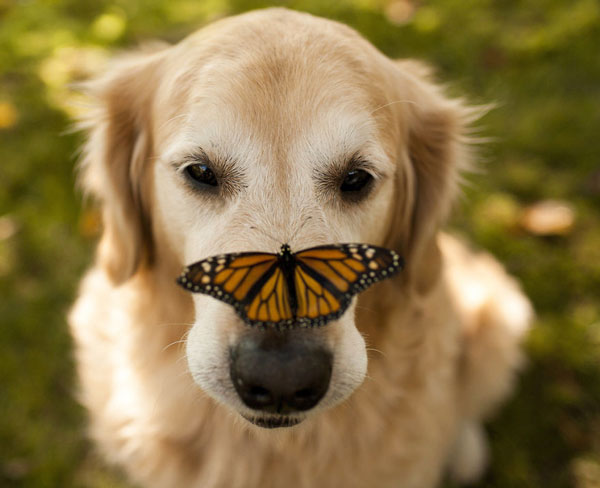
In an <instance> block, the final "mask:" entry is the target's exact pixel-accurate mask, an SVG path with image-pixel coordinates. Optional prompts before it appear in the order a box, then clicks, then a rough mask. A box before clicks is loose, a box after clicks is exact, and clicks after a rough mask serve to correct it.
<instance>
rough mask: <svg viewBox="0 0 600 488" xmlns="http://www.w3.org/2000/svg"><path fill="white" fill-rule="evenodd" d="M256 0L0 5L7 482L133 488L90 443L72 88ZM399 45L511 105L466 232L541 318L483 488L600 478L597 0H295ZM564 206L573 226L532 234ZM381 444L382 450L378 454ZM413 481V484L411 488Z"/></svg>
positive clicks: (86, 230)
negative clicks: (81, 402)
mask: <svg viewBox="0 0 600 488" xmlns="http://www.w3.org/2000/svg"><path fill="white" fill-rule="evenodd" d="M268 5H269V4H267V3H265V2H261V1H259V0H257V1H251V0H204V1H203V0H169V1H167V0H147V1H145V2H141V1H139V0H119V1H113V2H108V1H106V0H94V1H90V0H0V320H1V321H2V324H1V326H0V385H1V388H2V391H1V394H0V485H2V486H9V487H10V486H22V487H42V486H44V487H45V486H86V487H103V486H111V487H114V486H126V485H125V483H124V482H123V481H122V480H121V478H120V476H119V475H118V474H114V473H112V472H111V471H109V470H108V469H106V468H104V467H102V465H101V463H99V461H98V460H97V459H96V457H95V456H94V454H93V450H92V448H91V447H90V446H89V444H88V443H87V442H86V441H85V440H84V425H85V414H84V412H83V411H82V409H81V408H80V407H79V406H78V405H77V404H76V402H75V400H74V397H75V392H74V384H75V381H74V375H73V360H72V356H71V354H72V353H71V348H70V339H69V336H68V332H67V328H66V324H65V314H66V311H67V310H68V307H69V304H70V303H71V302H72V300H73V297H74V295H75V292H76V286H77V282H78V279H79V278H80V276H81V274H82V273H83V271H84V269H85V268H86V266H87V265H89V262H90V259H91V255H92V249H93V242H94V239H95V236H96V233H97V231H96V229H97V219H96V217H95V215H94V214H93V212H91V211H90V210H88V209H87V208H86V207H81V205H80V195H77V194H76V193H75V192H74V190H73V188H74V186H75V180H76V173H75V171H74V166H75V160H76V157H75V154H76V153H77V150H78V146H79V145H80V144H81V137H80V135H78V134H73V132H72V131H71V130H70V129H71V124H72V122H71V120H72V119H71V117H72V115H73V114H75V113H77V112H78V111H79V110H80V107H81V106H82V101H81V100H80V99H79V98H78V95H77V94H76V93H75V92H74V91H72V90H71V89H70V88H69V86H70V84H71V83H73V82H76V81H79V80H81V79H83V78H86V77H89V76H90V75H92V74H93V73H94V72H96V71H97V70H99V69H101V68H102V65H103V63H104V62H105V60H106V59H107V57H108V56H109V54H111V53H113V52H114V51H115V50H118V49H120V48H125V47H129V46H132V45H136V44H137V43H139V42H142V41H144V40H147V39H152V38H161V39H163V40H166V41H170V42H175V41H177V40H179V39H180V38H182V37H183V36H184V35H186V34H187V33H189V32H191V31H193V30H194V29H196V28H197V27H199V26H201V25H203V24H205V23H207V22H209V21H211V20H213V19H215V18H218V17H221V16H224V15H229V14H235V13H238V12H242V11H246V10H249V9H252V8H258V7H264V6H268ZM282 5H285V6H287V7H289V8H293V9H298V10H304V11H308V12H312V13H314V14H317V15H321V16H325V17H329V18H333V19H337V20H340V21H342V22H345V23H347V24H349V25H351V26H353V27H355V28H356V29H358V30H359V31H360V32H362V33H363V34H364V35H365V37H367V38H368V39H369V40H371V41H372V42H373V43H374V44H375V45H377V46H378V47H379V48H380V49H381V50H382V51H383V52H385V53H386V54H388V55H390V56H393V57H418V58H422V59H425V60H428V61H429V62H431V63H432V64H433V65H435V66H436V67H438V74H439V78H440V79H441V80H444V81H446V82H449V83H450V86H449V90H450V92H451V93H452V94H455V95H459V94H466V95H467V97H468V98H469V99H470V101H471V102H473V103H481V104H484V103H488V102H490V101H493V102H496V103H497V108H496V109H494V110H493V111H491V112H490V113H489V114H488V115H487V116H486V117H485V118H484V119H483V120H482V122H481V124H480V126H481V127H483V129H482V130H481V131H480V135H481V136H483V137H488V136H491V137H492V138H493V139H494V142H492V143H486V144H485V145H483V146H482V147H481V149H480V153H481V154H480V156H481V159H482V160H483V162H482V166H483V168H482V171H481V172H478V173H476V174H473V175H470V176H468V181H467V185H466V187H465V196H464V198H463V199H462V200H461V202H460V204H459V205H458V207H459V208H458V209H457V212H456V213H455V215H456V217H455V218H454V221H453V223H452V225H453V228H454V229H455V231H457V232H458V233H460V234H463V235H465V236H466V237H468V238H469V239H470V240H471V241H473V242H476V243H477V245H479V246H481V247H485V248H487V249H489V250H491V251H492V252H493V253H494V254H495V255H496V256H498V257H499V258H500V259H501V260H502V261H503V262H504V263H505V264H506V265H507V267H508V269H509V270H510V272H511V273H513V274H514V275H516V276H517V277H519V279H520V281H521V282H522V284H523V287H524V289H525V291H526V292H527V294H528V295H529V296H530V297H531V298H532V300H533V302H534V304H535V307H536V310H537V313H538V320H537V323H536V327H535V330H534V331H533V333H532V334H531V337H530V339H529V342H528V346H527V347H528V354H529V358H530V360H529V368H528V370H527V372H526V373H525V374H524V375H523V376H522V379H521V382H520V388H519V393H518V395H517V396H516V397H515V398H514V399H513V400H512V401H511V402H509V404H508V405H507V406H506V408H504V409H503V410H502V412H501V413H500V416H499V418H497V419H496V420H494V421H493V422H492V423H491V424H490V426H489V430H490V432H491V436H492V439H493V443H492V456H493V464H492V466H491V469H490V470H489V473H488V475H487V476H486V478H485V480H484V481H482V482H481V483H480V484H478V485H477V486H479V487H501V488H511V487H548V488H558V487H565V486H572V487H575V488H593V487H600V360H599V359H600V301H599V299H598V298H599V296H600V212H599V208H600V207H599V204H600V157H599V151H598V144H597V143H598V137H599V133H600V55H599V50H598V47H599V46H600V3H599V2H598V1H597V0H571V1H569V2H565V1H564V0H536V1H535V2H526V1H525V0H437V1H434V0H431V1H427V0H422V1H420V2H417V1H412V0H338V1H335V2H333V1H332V2H328V3H327V2H323V1H322V0H319V1H318V0H296V1H294V0H290V1H288V2H285V3H283V4H282ZM549 198H551V199H558V200H559V201H561V202H563V203H564V205H566V206H567V207H568V208H569V209H570V210H569V211H570V212H571V214H572V216H573V221H572V223H571V224H570V225H569V226H568V227H564V228H563V231H561V232H558V233H556V234H555V235H539V234H535V233H531V232H528V228H527V226H526V225H523V220H522V217H523V214H524V212H525V211H527V208H528V207H529V206H530V205H532V204H534V203H536V202H538V201H540V200H543V199H549ZM382 448H383V446H382ZM400 483H401V481H400Z"/></svg>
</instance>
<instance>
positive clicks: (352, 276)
mask: <svg viewBox="0 0 600 488" xmlns="http://www.w3.org/2000/svg"><path fill="white" fill-rule="evenodd" d="M294 256H295V259H296V267H295V270H294V285H295V288H296V303H297V312H296V321H297V322H298V323H304V324H306V325H310V326H315V325H324V324H326V323H327V322H329V321H330V320H334V319H336V318H338V317H340V316H341V315H342V314H343V313H344V312H345V311H346V309H347V308H348V306H349V305H350V303H351V302H352V298H353V297H354V295H356V294H357V293H360V292H361V291H363V290H365V289H366V288H368V287H369V286H371V285H372V284H374V283H376V282H378V281H381V280H383V279H386V278H389V277H391V276H393V275H394V274H395V273H396V272H398V271H399V270H400V269H402V267H403V265H404V263H403V261H402V258H401V257H400V256H399V255H398V253H396V252H395V251H392V250H389V249H385V248H382V247H377V246H371V245H368V244H336V245H329V246H319V247H313V248H310V249H304V250H302V251H300V252H298V253H296V254H295V255H294Z"/></svg>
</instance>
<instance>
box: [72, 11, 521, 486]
mask: <svg viewBox="0 0 600 488" xmlns="http://www.w3.org/2000/svg"><path fill="white" fill-rule="evenodd" d="M89 88H90V91H91V93H92V94H93V95H94V96H95V97H96V99H97V101H98V104H97V111H96V112H94V113H92V114H91V115H90V117H89V118H88V119H87V120H86V121H85V126H86V128H87V130H88V131H89V140H88V144H87V147H86V154H85V158H84V161H83V164H82V175H83V178H82V181H83V185H84V187H85V189H86V190H87V191H88V192H90V193H91V194H93V195H94V196H95V197H96V198H97V199H98V201H99V202H100V204H101V207H102V211H103V221H104V232H103V235H102V239H101V242H100V244H99V248H98V254H97V260H96V263H95V265H94V266H93V268H92V269H91V270H90V271H89V272H88V274H87V276H86V277H85V278H84V280H83V282H82V285H81V290H80V296H79V298H78V300H77V302H76V303H75V306H74V308H73V310H72V312H71V315H70V323H71V328H72V332H73V335H74V337H75V342H76V357H77V363H78V370H79V376H80V381H81V401H82V402H83V404H84V405H85V406H86V407H87V408H88V409H89V411H90V415H91V436H92V437H93V439H94V440H95V442H96V443H97V445H98V446H99V447H100V449H101V451H102V453H103V454H104V456H105V457H106V458H107V459H108V460H109V461H110V462H113V463H116V464H119V465H121V466H123V467H124V468H125V470H126V471H127V473H128V474H129V475H130V476H131V478H132V479H133V480H134V481H136V482H138V483H140V484H141V485H143V486H148V487H174V486H180V487H198V488H216V487H223V488H253V487H261V488H269V487H281V486H288V487H298V488H301V487H314V486H322V487H338V486H339V487H344V488H350V487H367V486H377V487H387V486H403V487H405V488H411V487H414V488H427V487H433V486H436V485H437V484H438V483H439V481H440V479H441V477H442V476H443V473H444V471H445V470H446V469H449V470H450V472H451V474H452V475H453V476H454V477H455V478H457V479H458V480H460V481H469V480H472V479H475V478H476V477H477V476H478V475H479V474H480V473H481V472H482V470H483V468H484V466H485V462H486V441H485V435H484V433H483V430H482V427H481V423H482V422H483V421H484V420H485V419H486V418H487V417H488V416H489V415H490V414H491V413H492V412H493V411H494V409H495V408H496V407H497V405H498V404H499V402H500V401H501V400H502V399H504V398H505V397H506V396H507V394H508V393H509V392H510V390H511V388H512V383H513V377H514V373H515V370H516V369H517V368H518V366H519V365H520V364H521V355H520V353H519V342H520V339H521V338H522V336H523V334H524V332H525V331H526V329H527V327H528V324H529V321H530V317H531V308H530V305H529V302H528V301H527V299H526V298H525V297H524V296H523V294H522V293H521V291H520V290H519V288H518V286H517V284H516V283H515V281H514V280H513V279H512V278H510V277H509V276H508V275H507V274H506V273H505V271H504V270H503V269H502V267H501V266H500V265H499V264H498V263H497V262H496V261H495V260H494V259H493V258H492V257H490V256H489V255H487V254H482V253H474V252H473V251H471V250H469V249H468V248H467V247H466V246H465V245H464V244H462V243H461V242H459V241H457V240H456V239H454V238H452V237H450V236H448V235H444V234H441V233H440V232H439V230H438V229H439V226H440V224H441V223H442V222H443V220H444V218H445V217H446V215H447V214H448V212H449V209H450V207H451V204H452V201H453V198H454V196H455V194H456V190H457V180H458V177H459V172H460V170H461V169H463V168H465V167H466V165H467V163H468V161H469V152H468V150H467V145H466V142H467V138H466V132H467V127H468V125H469V123H471V122H472V120H473V119H474V117H475V116H476V111H474V110H472V109H470V108H468V107H466V106H465V105H464V104H463V102H462V101H460V100H452V99H449V98H448V97H446V96H445V95H444V94H443V92H442V90H441V89H440V88H439V87H438V86H436V85H435V84H434V83H433V82H432V81H431V80H430V76H429V74H428V70H427V69H426V68H425V67H424V66H423V65H421V64H419V63H416V62H413V61H392V60H390V59H388V58H387V57H385V56H383V55H382V54H381V53H380V52H378V51H377V50H376V49H375V48H374V47H373V46H372V45H370V44H369V43H368V42H367V41H365V40H364V39H362V38H361V37H360V36H359V35H358V34H357V33H356V32H354V31H352V30H351V29H349V28H347V27H345V26H343V25H341V24H338V23H335V22H331V21H328V20H324V19H319V18H315V17H312V16H310V15H306V14H301V13H294V12H290V11H287V10H283V9H269V10H264V11H257V12H251V13H248V14H245V15H241V16H237V17H232V18H229V19H225V20H223V21H219V22H217V23H215V24H213V25H211V26H209V27H206V28H204V29H202V30H200V31H199V32H198V33H196V34H194V35H192V36H190V37H189V38H187V39H185V40H184V41H182V42H181V43H179V44H177V45H174V46H160V47H158V48H155V49H152V50H150V51H145V52H138V53H133V54H131V55H129V56H125V57H122V58H120V59H119V60H117V61H116V62H115V63H114V64H113V65H112V66H111V67H110V69H109V70H108V72H107V74H106V75H104V76H102V77H100V78H99V79H97V80H95V81H93V82H91V83H90V85H89ZM199 151H202V152H203V153H205V154H207V155H208V157H209V158H210V159H211V162H212V163H211V164H215V165H219V168H220V171H222V172H223V174H225V175H226V177H224V180H223V181H227V184H226V185H225V184H223V185H221V189H220V190H219V191H220V192H219V193H218V195H215V194H207V193H206V192H202V191H198V190H194V189H192V188H190V186H189V184H188V183H187V182H186V181H185V178H184V176H183V167H184V165H185V162H186V161H189V160H190V158H192V159H193V158H194V157H195V156H194V155H196V154H197V153H198V152H199ZM356 154H359V155H360V157H361V159H362V160H365V161H368V164H369V166H368V168H369V171H371V172H372V173H373V174H374V176H375V184H374V188H373V190H372V191H371V193H369V195H368V197H366V198H365V199H364V200H362V201H361V202H358V203H349V202H346V201H343V200H342V199H341V198H340V196H339V195H338V193H336V187H335V185H330V186H329V187H328V186H327V184H323V181H325V182H326V181H330V180H327V178H330V179H331V178H334V176H332V175H336V174H340V172H341V173H342V174H343V172H344V171H345V170H346V169H347V167H346V166H345V164H347V161H348V160H350V159H351V158H352V157H353V156H355V155H356ZM182 165H183V166H182ZM317 181H318V182H320V183H319V184H317ZM307 216H311V219H307V218H306V217H307ZM299 223H304V225H302V226H300V225H299ZM267 235H270V236H272V237H273V239H271V238H269V237H267ZM292 238H293V241H292V242H290V244H291V245H292V247H293V248H294V249H296V250H297V249H301V248H304V247H308V246H314V245H319V244H327V243H332V242H350V241H354V242H370V243H373V244H379V245H385V246H387V247H390V248H394V249H396V250H397V251H398V252H399V253H400V254H401V255H403V256H404V257H405V259H406V262H407V268H406V270H405V271H404V272H403V273H401V274H400V275H399V276H398V277H397V278H395V279H394V280H388V281H387V282H384V283H381V284H378V285H376V286H375V287H373V288H372V289H370V290H369V291H367V292H366V293H364V294H362V295H361V296H360V297H359V298H358V300H356V301H355V302H357V303H355V304H354V306H353V307H351V308H350V309H349V311H348V312H347V313H346V314H344V316H343V317H342V318H340V319H339V320H338V321H336V322H334V323H330V324H328V325H327V326H325V327H323V328H321V329H314V330H312V331H311V332H309V333H310V334H314V335H315V336H318V337H319V340H321V341H323V342H324V343H325V344H327V346H328V347H329V348H330V350H331V351H332V353H333V354H334V369H333V376H332V379H331V383H330V387H329V391H328V393H327V395H326V396H325V397H324V399H323V400H322V401H321V402H320V403H319V405H317V406H316V407H315V408H313V409H312V410H311V411H309V412H307V413H306V414H303V417H302V419H303V421H302V422H301V423H300V424H299V425H297V426H295V427H291V428H280V429H274V430H263V429H261V428H259V427H256V426H254V425H253V424H251V423H249V422H248V421H246V420H244V419H243V417H242V416H241V415H240V414H246V415H248V414H250V413H251V412H248V408H247V407H245V406H244V405H243V404H242V402H240V400H239V399H238V398H237V395H236V394H235V390H234V389H233V387H232V385H231V384H230V383H231V381H230V379H229V369H228V362H227V361H228V356H227V348H228V347H229V346H231V345H232V344H235V342H236V341H237V340H238V339H239V337H240V336H242V335H243V334H249V333H257V332H256V331H249V330H248V329H249V328H248V326H246V325H245V324H243V323H240V320H239V319H238V318H237V316H236V315H235V314H234V313H233V311H232V310H231V309H230V307H228V306H227V305H225V304H223V303H220V302H217V301H216V300H213V299H211V298H210V297H206V296H192V295H190V294H188V293H186V292H185V291H183V290H182V289H180V288H178V287H177V286H176V284H175V278H176V277H177V276H178V274H179V273H180V271H181V269H182V267H183V266H184V265H185V264H189V263H191V262H194V261H197V260H199V259H202V258H205V257H207V256H210V255H213V254H217V253H219V252H233V251H256V250H264V251H270V252H272V251H276V250H277V249H278V247H279V245H280V244H281V243H282V242H288V240H290V239H292ZM274 240H276V241H277V242H273V241H274ZM259 333H260V332H259ZM367 359H368V361H367Z"/></svg>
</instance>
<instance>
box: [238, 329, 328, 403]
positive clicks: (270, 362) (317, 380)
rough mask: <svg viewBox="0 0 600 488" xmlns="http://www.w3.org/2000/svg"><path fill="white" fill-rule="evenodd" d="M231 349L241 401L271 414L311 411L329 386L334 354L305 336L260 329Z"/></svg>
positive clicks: (243, 338)
mask: <svg viewBox="0 0 600 488" xmlns="http://www.w3.org/2000/svg"><path fill="white" fill-rule="evenodd" d="M257 332H258V333H253V334H249V335H246V336H244V337H242V339H241V340H240V342H239V343H238V344H237V345H236V346H235V347H234V348H232V349H231V362H230V374H231V380H232V381H233V384H234V385H235V389H236V391H237V393H238V395H239V396H240V398H241V399H242V401H243V402H244V403H245V404H246V405H247V406H248V407H250V408H252V409H255V410H261V411H263V412H270V413H280V414H285V413H292V412H298V411H303V410H308V409H310V408H312V407H314V406H315V405H316V404H317V403H319V400H321V398H323V396H324V395H325V393H326V392H327V388H328V387H329V380H330V378H331V369H332V363H333V360H332V355H331V353H330V352H329V351H328V350H327V349H326V348H325V347H324V346H322V345H321V344H319V343H317V342H315V341H314V340H310V339H309V338H307V337H305V336H298V335H294V334H287V333H283V332H275V331H257Z"/></svg>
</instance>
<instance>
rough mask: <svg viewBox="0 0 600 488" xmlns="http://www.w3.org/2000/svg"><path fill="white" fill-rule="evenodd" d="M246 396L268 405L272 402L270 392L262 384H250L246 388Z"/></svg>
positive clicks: (255, 401) (257, 402)
mask: <svg viewBox="0 0 600 488" xmlns="http://www.w3.org/2000/svg"><path fill="white" fill-rule="evenodd" d="M248 396H249V397H250V398H252V400H253V401H254V403H256V404H261V405H268V404H269V403H271V402H272V396H271V392H270V391H269V390H267V389H266V388H263V387H262V386H251V387H250V388H248Z"/></svg>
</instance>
